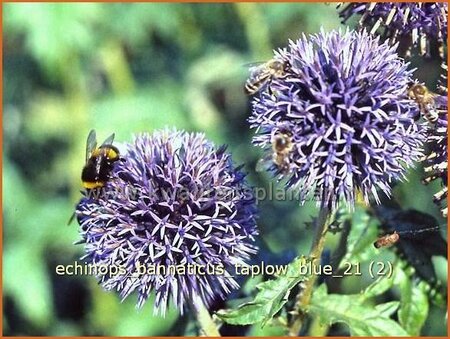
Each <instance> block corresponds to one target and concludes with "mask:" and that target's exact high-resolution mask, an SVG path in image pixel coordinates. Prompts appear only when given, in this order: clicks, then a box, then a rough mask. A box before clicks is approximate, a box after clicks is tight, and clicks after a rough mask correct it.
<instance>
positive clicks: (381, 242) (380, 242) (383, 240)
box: [373, 232, 400, 248]
mask: <svg viewBox="0 0 450 339" xmlns="http://www.w3.org/2000/svg"><path fill="white" fill-rule="evenodd" d="M399 240H400V235H399V234H398V233H397V232H394V233H392V234H386V235H383V236H382V237H380V238H378V239H377V241H375V242H374V243H373V246H375V248H380V247H390V246H392V245H394V244H395V243H396V242H397V241H399Z"/></svg>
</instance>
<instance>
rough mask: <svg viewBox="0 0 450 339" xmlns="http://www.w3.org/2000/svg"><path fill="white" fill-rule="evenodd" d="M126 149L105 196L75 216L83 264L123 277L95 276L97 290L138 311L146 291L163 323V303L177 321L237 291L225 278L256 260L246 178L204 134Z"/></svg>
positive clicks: (171, 136)
mask: <svg viewBox="0 0 450 339" xmlns="http://www.w3.org/2000/svg"><path fill="white" fill-rule="evenodd" d="M126 148H127V153H126V154H125V156H124V161H122V162H117V163H115V167H114V169H113V171H112V173H111V179H110V180H109V181H108V182H107V184H106V186H105V187H104V190H103V191H102V194H101V195H99V196H98V197H96V198H92V197H91V198H89V197H85V198H84V199H82V200H81V202H80V203H79V205H78V206H77V211H76V213H77V218H78V220H79V223H80V225H81V236H82V241H81V242H82V243H85V250H86V256H85V257H84V258H87V259H88V260H89V261H90V262H92V263H93V264H94V265H98V266H105V265H106V266H108V267H111V266H114V267H118V268H121V269H122V271H121V273H120V274H116V275H111V274H98V275H97V277H98V278H99V280H100V283H101V284H102V286H103V287H104V288H105V289H106V290H117V291H118V292H120V296H121V298H122V299H125V298H126V297H127V296H128V295H130V294H131V293H132V292H133V291H137V293H138V301H137V306H138V307H141V306H142V305H143V304H144V302H145V301H146V299H147V298H148V296H149V294H150V293H151V292H152V291H153V292H154V293H155V295H156V301H155V313H161V314H163V315H164V314H165V311H166V309H167V307H168V304H169V300H170V299H172V300H173V302H174V304H175V306H176V307H177V308H178V309H179V310H180V312H181V313H183V311H184V308H185V306H186V303H187V302H192V300H194V299H198V298H201V300H202V301H203V302H204V303H205V304H209V303H210V302H211V301H212V300H213V299H214V298H215V297H221V298H224V296H225V295H226V294H227V293H229V292H230V290H231V289H234V288H237V287H238V284H237V282H236V280H235V279H234V278H233V276H232V275H231V274H230V272H229V271H230V270H231V269H233V268H234V265H235V264H244V263H245V261H246V260H248V259H249V257H250V255H251V254H253V253H255V252H256V247H255V246H254V245H253V244H252V243H253V242H254V236H255V235H256V234H257V230H256V223H255V212H256V211H255V199H254V197H253V195H252V192H251V190H250V189H249V188H248V186H247V185H246V182H245V178H244V177H245V175H244V174H243V173H242V172H241V171H240V169H239V168H235V167H233V164H232V160H231V156H230V155H229V154H228V153H226V150H225V148H226V147H221V148H215V147H214V145H213V144H212V143H210V142H208V141H207V140H206V139H205V137H204V135H203V134H189V133H186V132H179V131H163V132H159V133H155V134H153V135H149V134H142V135H138V136H136V137H135V140H134V142H133V143H131V144H128V145H127V146H126ZM183 267H184V269H183ZM139 269H140V270H141V271H139ZM146 269H147V271H146V272H147V273H148V272H150V273H148V274H145V273H144V274H142V273H143V272H145V270H146ZM170 270H172V271H170ZM183 270H185V273H183ZM155 272H156V273H155ZM205 272H206V273H205Z"/></svg>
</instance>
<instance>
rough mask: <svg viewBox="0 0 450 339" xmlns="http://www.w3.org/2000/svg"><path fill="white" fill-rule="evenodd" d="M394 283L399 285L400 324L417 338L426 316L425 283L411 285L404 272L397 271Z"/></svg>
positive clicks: (427, 305)
mask: <svg viewBox="0 0 450 339" xmlns="http://www.w3.org/2000/svg"><path fill="white" fill-rule="evenodd" d="M396 281H397V282H398V284H399V285H400V290H401V297H400V309H399V311H398V318H399V322H400V324H401V325H402V326H403V327H404V328H405V330H406V331H407V332H408V333H409V334H410V335H412V336H418V335H419V334H420V330H421V329H422V326H423V325H424V323H425V320H426V319H427V316H428V310H429V304H428V298H427V292H426V284H425V283H423V282H422V283H419V284H416V283H413V282H412V281H411V280H410V278H409V277H408V276H407V275H406V274H405V272H404V271H402V270H400V269H397V271H396Z"/></svg>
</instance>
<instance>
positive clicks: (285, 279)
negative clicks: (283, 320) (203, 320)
mask: <svg viewBox="0 0 450 339" xmlns="http://www.w3.org/2000/svg"><path fill="white" fill-rule="evenodd" d="M307 262H308V260H307V259H305V258H298V259H296V260H294V261H293V262H292V263H290V264H289V265H288V267H287V270H286V274H285V275H280V276H279V277H278V278H276V279H274V280H269V281H265V282H263V283H260V284H258V285H257V286H256V287H257V289H258V290H259V292H258V294H257V295H256V297H255V299H254V300H253V301H251V302H247V303H245V304H242V305H240V306H238V308H237V309H235V310H231V311H224V310H222V311H219V312H218V313H217V316H218V317H219V318H220V319H222V320H223V321H225V322H227V323H229V324H232V325H249V324H255V323H258V322H262V325H263V326H264V325H265V324H266V323H267V322H268V321H269V320H271V319H272V318H273V317H274V315H275V314H277V313H278V312H279V311H280V310H281V308H282V307H283V306H284V304H285V303H286V302H287V300H288V297H289V294H290V292H291V290H292V288H294V287H295V286H296V285H297V284H299V283H300V282H302V281H304V280H305V279H306V278H305V276H304V275H303V274H301V273H300V267H301V266H302V265H306V264H307Z"/></svg>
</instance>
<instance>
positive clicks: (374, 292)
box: [361, 276, 394, 300]
mask: <svg viewBox="0 0 450 339" xmlns="http://www.w3.org/2000/svg"><path fill="white" fill-rule="evenodd" d="M393 285H394V279H392V278H390V277H387V276H384V277H380V278H378V279H377V280H376V281H375V282H374V283H372V284H370V285H369V286H368V287H367V288H366V289H365V290H364V291H363V292H361V297H362V298H363V299H364V300H367V299H370V298H373V297H376V296H378V295H381V294H383V293H384V292H386V291H387V290H389V289H390V288H391V287H392V286H393Z"/></svg>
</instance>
